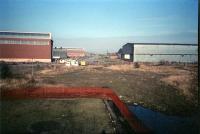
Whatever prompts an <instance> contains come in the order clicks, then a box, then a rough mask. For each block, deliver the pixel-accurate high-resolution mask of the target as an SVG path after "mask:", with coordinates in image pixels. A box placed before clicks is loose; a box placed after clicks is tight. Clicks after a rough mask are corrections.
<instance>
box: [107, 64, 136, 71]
mask: <svg viewBox="0 0 200 134" xmlns="http://www.w3.org/2000/svg"><path fill="white" fill-rule="evenodd" d="M106 68H107V69H110V70H114V71H132V70H133V65H132V64H125V65H111V66H108V67H106Z"/></svg>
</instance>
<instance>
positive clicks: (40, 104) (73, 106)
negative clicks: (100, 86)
mask: <svg viewBox="0 0 200 134" xmlns="http://www.w3.org/2000/svg"><path fill="white" fill-rule="evenodd" d="M1 108H2V110H1V116H0V117H1V128H2V130H1V133H2V134H46V133H48V134H56V133H59V134H65V133H68V134H100V133H101V132H102V131H105V132H106V133H110V134H112V133H114V129H113V126H112V123H111V120H110V118H109V115H108V112H107V110H106V107H105V105H104V103H103V101H102V100H99V99H66V100H55V99H48V100H17V101H3V102H2V103H1Z"/></svg>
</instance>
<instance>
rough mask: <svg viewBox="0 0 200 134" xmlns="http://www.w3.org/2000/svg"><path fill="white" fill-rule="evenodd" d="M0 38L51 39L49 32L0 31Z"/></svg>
mask: <svg viewBox="0 0 200 134" xmlns="http://www.w3.org/2000/svg"><path fill="white" fill-rule="evenodd" d="M0 38H36V39H52V37H51V33H49V32H46V33H44V32H15V31H0Z"/></svg>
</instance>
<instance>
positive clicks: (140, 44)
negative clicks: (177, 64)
mask: <svg viewBox="0 0 200 134" xmlns="http://www.w3.org/2000/svg"><path fill="white" fill-rule="evenodd" d="M127 44H129V45H192V46H197V45H198V44H190V43H126V44H125V45H127Z"/></svg>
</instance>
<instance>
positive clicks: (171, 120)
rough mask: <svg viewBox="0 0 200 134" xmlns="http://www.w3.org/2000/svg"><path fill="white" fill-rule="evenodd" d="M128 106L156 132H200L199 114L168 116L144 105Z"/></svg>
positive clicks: (180, 133)
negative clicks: (199, 126) (199, 127)
mask: <svg viewBox="0 0 200 134" xmlns="http://www.w3.org/2000/svg"><path fill="white" fill-rule="evenodd" d="M128 107H129V110H130V111H131V112H133V113H134V114H135V115H136V116H137V117H138V118H139V119H140V120H141V121H142V122H143V123H144V124H145V125H146V126H148V127H149V128H151V129H152V130H153V132H154V133H155V134H198V125H197V119H198V118H197V117H198V116H191V117H178V116H168V115H165V114H163V113H160V112H155V111H152V110H150V109H147V108H144V107H142V106H128Z"/></svg>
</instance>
